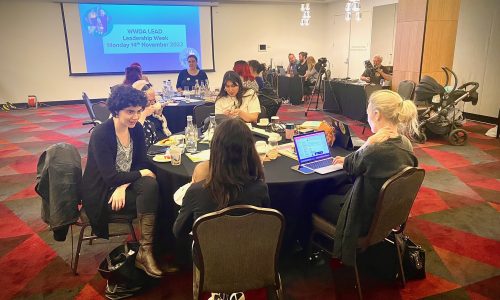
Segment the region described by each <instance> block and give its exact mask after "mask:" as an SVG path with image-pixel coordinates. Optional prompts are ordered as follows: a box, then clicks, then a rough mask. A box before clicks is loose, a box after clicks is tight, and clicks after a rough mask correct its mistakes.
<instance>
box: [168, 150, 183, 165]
mask: <svg viewBox="0 0 500 300" xmlns="http://www.w3.org/2000/svg"><path fill="white" fill-rule="evenodd" d="M170 157H171V162H172V166H179V165H180V164H181V160H182V149H181V148H180V147H179V146H172V147H170Z"/></svg>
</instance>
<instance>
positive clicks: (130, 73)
mask: <svg viewBox="0 0 500 300" xmlns="http://www.w3.org/2000/svg"><path fill="white" fill-rule="evenodd" d="M141 79H142V71H141V69H140V68H139V67H138V66H130V67H127V68H125V79H124V80H123V83H122V84H124V85H129V86H131V85H132V84H134V82H136V81H137V80H141Z"/></svg>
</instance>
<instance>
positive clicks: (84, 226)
mask: <svg viewBox="0 0 500 300" xmlns="http://www.w3.org/2000/svg"><path fill="white" fill-rule="evenodd" d="M87 226H88V225H82V229H80V234H79V235H78V243H77V245H76V253H75V262H74V263H73V275H78V272H77V269H78V260H79V259H80V251H81V250H82V242H83V234H84V233H85V228H87Z"/></svg>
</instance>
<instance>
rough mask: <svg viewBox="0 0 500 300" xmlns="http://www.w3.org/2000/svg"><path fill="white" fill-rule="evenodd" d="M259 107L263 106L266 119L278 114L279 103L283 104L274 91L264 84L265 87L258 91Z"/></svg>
mask: <svg viewBox="0 0 500 300" xmlns="http://www.w3.org/2000/svg"><path fill="white" fill-rule="evenodd" d="M258 96H259V102H260V105H262V106H264V107H265V108H266V111H267V117H268V118H271V117H273V116H275V115H276V114H277V113H278V110H279V109H280V106H281V103H282V102H283V101H282V100H281V99H280V98H279V97H278V94H277V93H276V91H275V90H274V89H273V88H272V87H271V86H270V85H269V84H268V83H266V84H265V86H264V87H263V88H262V89H261V90H260V91H259V93H258Z"/></svg>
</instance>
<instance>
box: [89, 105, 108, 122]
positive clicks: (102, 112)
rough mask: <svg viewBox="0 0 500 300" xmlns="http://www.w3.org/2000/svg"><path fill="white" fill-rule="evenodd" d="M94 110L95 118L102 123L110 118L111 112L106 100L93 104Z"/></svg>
mask: <svg viewBox="0 0 500 300" xmlns="http://www.w3.org/2000/svg"><path fill="white" fill-rule="evenodd" d="M92 111H93V112H94V116H95V120H97V121H99V122H101V123H102V122H104V121H106V120H107V119H109V118H110V114H111V112H110V111H109V109H108V107H107V106H106V104H105V103H104V102H98V103H95V104H93V105H92Z"/></svg>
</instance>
